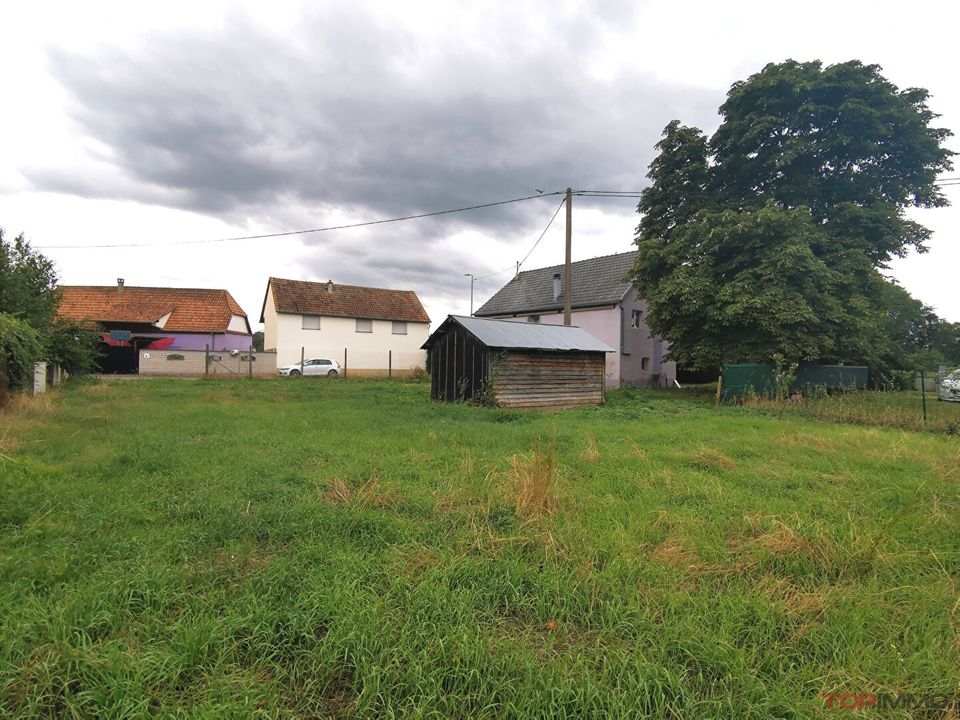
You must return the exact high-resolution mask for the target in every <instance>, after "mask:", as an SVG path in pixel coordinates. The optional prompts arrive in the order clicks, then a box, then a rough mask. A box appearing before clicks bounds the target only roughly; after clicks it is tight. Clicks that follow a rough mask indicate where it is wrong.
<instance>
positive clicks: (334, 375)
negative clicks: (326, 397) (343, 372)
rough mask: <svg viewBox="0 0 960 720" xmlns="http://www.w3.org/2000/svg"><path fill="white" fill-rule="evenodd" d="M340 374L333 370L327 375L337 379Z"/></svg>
mask: <svg viewBox="0 0 960 720" xmlns="http://www.w3.org/2000/svg"><path fill="white" fill-rule="evenodd" d="M339 374H340V373H338V372H337V371H336V370H331V371H330V372H328V373H327V377H336V376H337V375H339Z"/></svg>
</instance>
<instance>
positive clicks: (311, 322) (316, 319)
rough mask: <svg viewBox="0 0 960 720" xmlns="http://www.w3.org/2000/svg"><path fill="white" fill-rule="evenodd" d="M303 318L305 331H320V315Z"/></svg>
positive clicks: (303, 316) (304, 316)
mask: <svg viewBox="0 0 960 720" xmlns="http://www.w3.org/2000/svg"><path fill="white" fill-rule="evenodd" d="M301 317H302V318H303V329H304V330H319V329H320V316H319V315H302V316H301Z"/></svg>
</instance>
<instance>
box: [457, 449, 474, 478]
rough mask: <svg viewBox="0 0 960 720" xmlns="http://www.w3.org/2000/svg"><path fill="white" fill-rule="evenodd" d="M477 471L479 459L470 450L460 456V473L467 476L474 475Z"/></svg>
mask: <svg viewBox="0 0 960 720" xmlns="http://www.w3.org/2000/svg"><path fill="white" fill-rule="evenodd" d="M476 472H477V459H476V458H475V457H474V455H473V453H472V452H470V451H467V452H465V453H464V454H463V455H461V456H460V473H461V474H463V475H466V476H468V477H469V476H472V475H474V474H475V473H476Z"/></svg>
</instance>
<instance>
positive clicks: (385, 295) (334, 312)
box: [260, 277, 430, 323]
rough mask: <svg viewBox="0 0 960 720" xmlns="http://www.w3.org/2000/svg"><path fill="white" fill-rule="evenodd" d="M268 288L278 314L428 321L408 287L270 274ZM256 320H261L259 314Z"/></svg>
mask: <svg viewBox="0 0 960 720" xmlns="http://www.w3.org/2000/svg"><path fill="white" fill-rule="evenodd" d="M271 289H272V290H273V304H274V307H275V308H276V310H277V312H279V313H293V314H296V315H302V314H305V315H327V316H330V317H347V318H369V319H371V320H406V321H408V322H422V323H428V322H430V317H429V316H428V315H427V312H426V310H424V309H423V305H421V304H420V298H418V297H417V294H416V293H415V292H413V291H412V290H387V289H384V288H371V287H361V286H359V285H339V284H335V283H329V284H328V283H316V282H307V281H304V280H284V279H283V278H273V277H272V278H270V281H269V282H268V283H267V292H270V291H271ZM264 307H266V297H264ZM260 321H261V322H263V314H262V313H261V317H260Z"/></svg>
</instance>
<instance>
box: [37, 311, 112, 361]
mask: <svg viewBox="0 0 960 720" xmlns="http://www.w3.org/2000/svg"><path fill="white" fill-rule="evenodd" d="M46 346H47V359H48V360H50V361H51V362H57V363H59V364H60V367H61V368H62V369H63V370H64V371H65V372H68V373H70V374H71V375H85V374H87V373H89V372H91V371H93V370H94V369H95V368H96V365H97V360H99V358H100V352H101V351H100V335H99V333H97V332H96V331H94V330H92V329H91V328H89V327H84V326H83V325H80V324H79V323H76V322H74V321H72V320H68V319H65V318H60V317H58V318H56V319H54V321H53V324H52V326H51V328H50V334H49V336H48V337H47V341H46Z"/></svg>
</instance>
